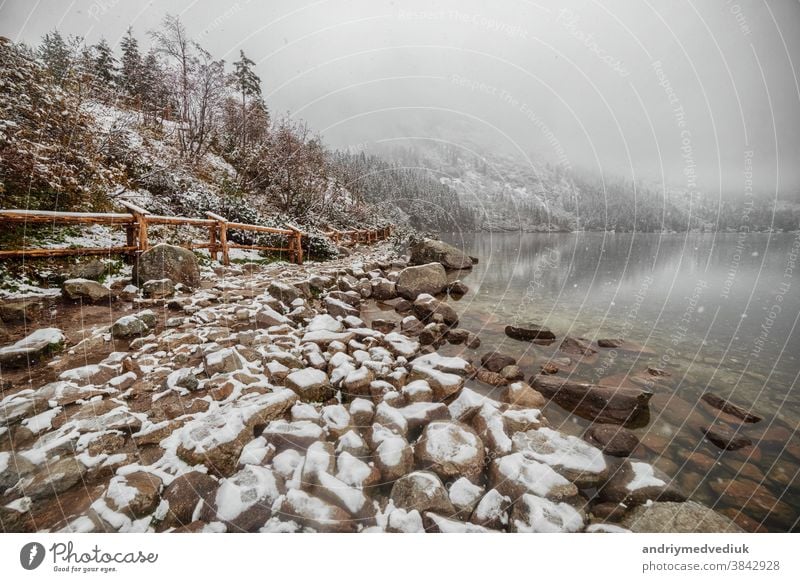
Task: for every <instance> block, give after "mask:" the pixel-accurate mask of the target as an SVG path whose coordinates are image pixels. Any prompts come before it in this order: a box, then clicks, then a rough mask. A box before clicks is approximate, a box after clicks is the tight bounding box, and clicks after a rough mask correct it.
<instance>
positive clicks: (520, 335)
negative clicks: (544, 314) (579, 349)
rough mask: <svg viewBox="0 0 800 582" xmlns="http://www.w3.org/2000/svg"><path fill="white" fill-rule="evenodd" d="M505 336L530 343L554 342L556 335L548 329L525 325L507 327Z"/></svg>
mask: <svg viewBox="0 0 800 582" xmlns="http://www.w3.org/2000/svg"><path fill="white" fill-rule="evenodd" d="M505 331H506V335H507V336H508V337H510V338H511V339H515V340H520V341H526V342H532V341H537V340H539V341H547V342H550V341H554V340H555V339H556V335H555V334H554V333H553V332H552V331H550V328H549V327H543V326H539V325H535V324H527V325H521V326H516V325H507V326H506V330H505Z"/></svg>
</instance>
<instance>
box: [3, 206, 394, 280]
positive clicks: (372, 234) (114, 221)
mask: <svg viewBox="0 0 800 582" xmlns="http://www.w3.org/2000/svg"><path fill="white" fill-rule="evenodd" d="M120 204H122V206H124V207H125V209H126V210H128V212H129V214H124V213H99V212H52V211H43V210H0V224H14V223H17V224H19V223H23V224H25V223H31V224H52V225H75V224H102V225H106V226H120V227H124V228H125V234H126V244H125V246H115V247H84V248H23V249H0V259H15V258H16V259H18V258H24V257H56V256H69V255H126V256H128V257H129V258H130V259H131V260H135V259H136V257H138V256H139V255H140V254H141V253H143V252H144V251H146V250H148V249H149V248H150V246H151V245H150V239H149V233H148V227H149V226H155V225H174V226H194V227H198V228H206V229H207V230H208V239H207V240H208V242H205V241H204V242H193V241H189V242H187V243H186V244H184V245H183V246H185V247H187V248H189V249H208V251H209V253H210V254H211V258H212V259H214V260H215V261H216V260H218V255H220V254H221V258H219V260H220V261H221V262H222V263H223V264H224V265H229V264H230V249H243V250H253V251H277V252H287V254H288V256H289V260H290V261H291V262H293V263H296V264H298V265H301V264H302V263H303V232H302V231H300V230H298V229H296V228H293V227H287V228H272V227H268V226H261V225H257V224H244V223H241V222H229V221H228V220H227V219H226V218H225V217H223V216H220V215H219V214H215V213H213V212H207V213H206V216H208V218H187V217H183V216H161V215H157V214H151V213H150V212H149V211H147V210H145V209H144V208H140V207H139V206H136V205H135V204H132V203H130V202H124V201H121V202H120ZM232 230H234V231H246V232H256V233H265V234H276V235H281V236H283V237H285V239H286V246H265V245H246V244H238V243H235V242H229V240H228V239H229V233H230V231H232ZM325 235H326V236H328V237H330V238H331V239H332V240H333V241H334V242H335V243H337V244H345V245H348V244H357V243H361V242H363V243H372V242H376V241H379V240H384V239H386V238H388V237H389V236H390V235H391V227H384V228H379V229H374V230H348V231H339V230H332V231H330V232H327V233H325Z"/></svg>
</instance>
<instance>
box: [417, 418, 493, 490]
mask: <svg viewBox="0 0 800 582" xmlns="http://www.w3.org/2000/svg"><path fill="white" fill-rule="evenodd" d="M415 453H416V456H417V461H418V462H419V464H420V465H421V466H423V467H426V468H430V469H431V470H432V471H433V472H435V473H436V474H438V475H440V476H441V477H443V478H445V479H450V478H454V477H461V476H464V477H467V478H470V479H476V480H477V478H478V477H479V476H480V474H481V472H482V471H483V459H484V455H485V453H484V449H483V441H481V439H480V437H479V436H478V435H477V434H476V433H475V431H474V430H472V429H471V428H470V427H468V426H467V425H465V424H461V423H459V422H450V421H436V422H432V423H430V424H429V425H428V426H426V427H425V430H424V431H423V432H422V436H421V437H420V439H419V442H418V443H417V445H416V446H415Z"/></svg>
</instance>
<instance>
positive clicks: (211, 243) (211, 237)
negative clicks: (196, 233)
mask: <svg viewBox="0 0 800 582" xmlns="http://www.w3.org/2000/svg"><path fill="white" fill-rule="evenodd" d="M208 253H209V254H210V255H211V260H212V261H216V260H217V225H216V224H215V225H214V226H209V227H208Z"/></svg>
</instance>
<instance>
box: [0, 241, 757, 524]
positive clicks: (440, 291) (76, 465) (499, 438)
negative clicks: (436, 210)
mask: <svg viewBox="0 0 800 582" xmlns="http://www.w3.org/2000/svg"><path fill="white" fill-rule="evenodd" d="M163 247H164V246H160V247H156V248H157V249H158V251H157V253H154V256H156V255H157V257H158V259H157V260H158V265H159V268H158V278H157V279H156V278H153V279H148V280H143V279H144V275H143V273H147V272H148V267H149V265H148V260H149V259H148V257H146V256H143V257H142V262H140V264H139V267H138V270H137V272H138V277H139V281H138V282H139V283H140V284H141V286H140V287H133V286H125V287H124V288H123V289H121V290H119V292H112V291H111V290H110V289H108V288H106V287H104V286H102V285H100V284H99V283H95V282H92V281H89V280H86V279H72V280H68V281H67V282H66V283H65V284H64V289H63V293H62V294H63V301H67V302H73V303H69V305H72V306H73V307H74V305H75V303H74V302H80V305H81V306H87V307H88V306H99V307H100V308H102V310H103V311H104V313H105V316H106V318H108V314H109V313H111V314H112V315H113V317H111V319H110V320H109V321H108V322H107V324H105V325H97V326H95V328H94V329H93V330H88V331H82V336H81V337H82V339H81V340H80V341H79V342H75V341H73V342H72V343H71V342H70V340H68V339H67V338H68V336H72V337H73V338H74V335H75V332H74V330H73V331H72V333H70V332H69V330H66V329H61V328H56V327H49V328H48V327H43V328H40V329H38V330H36V331H34V332H33V333H31V334H30V335H28V336H27V337H25V338H24V339H19V340H18V341H15V342H10V343H9V345H7V346H4V347H2V348H0V370H2V374H3V382H4V383H3V392H2V400H0V529H2V530H4V531H6V532H12V531H17V532H19V531H66V532H104V531H105V532H111V531H123V532H143V531H156V532H222V531H230V532H237V531H251V532H255V531H262V532H294V531H319V532H374V531H386V532H422V531H427V532H625V531H694V532H697V531H725V532H727V531H741V530H740V528H739V527H738V526H737V525H736V524H735V523H734V522H732V521H731V520H730V519H728V518H727V517H725V516H723V515H721V514H719V513H716V512H714V511H713V510H711V509H709V508H707V507H705V506H703V505H700V504H698V503H695V502H688V501H686V498H685V496H684V495H683V493H682V492H681V491H680V490H678V488H677V487H675V486H674V485H673V482H672V479H671V477H670V476H668V475H665V474H664V473H663V472H661V471H660V470H658V469H657V468H655V467H653V466H652V465H650V464H649V463H647V462H644V461H638V460H635V459H629V458H628V455H629V454H630V452H631V451H632V450H633V449H634V448H635V446H636V444H637V442H638V441H637V440H636V437H635V436H633V435H632V434H630V431H627V430H626V429H625V428H624V426H622V425H624V424H625V423H626V422H629V421H630V419H631V418H633V417H634V416H635V415H636V413H637V412H638V411H639V410H640V409H641V408H642V406H643V405H646V402H647V400H648V399H649V396H648V395H647V394H648V392H647V390H646V389H635V388H630V389H629V390H627V391H624V390H620V389H617V390H615V389H611V388H609V387H599V386H598V387H594V388H591V389H589V388H586V386H583V387H582V386H580V385H573V384H575V383H569V382H566V381H563V380H561V379H557V378H556V377H555V376H551V375H549V373H548V371H547V370H543V371H542V373H541V374H538V375H537V376H535V377H534V378H533V380H532V381H531V382H530V383H526V382H525V381H524V374H523V372H522V370H520V368H519V367H518V366H517V365H516V361H514V360H513V358H508V357H507V356H504V355H503V354H499V353H496V352H491V351H487V352H486V353H483V354H480V353H479V352H478V351H477V350H479V348H480V338H478V337H477V336H476V335H475V334H474V333H472V332H471V331H469V330H466V329H463V328H459V327H458V315H457V314H456V312H455V310H453V309H452V307H451V306H450V305H448V303H447V301H446V300H445V299H444V297H445V296H446V295H447V294H463V293H465V292H467V288H466V286H465V285H464V284H463V283H461V282H460V281H458V280H454V279H453V277H452V275H451V274H449V273H448V271H449V270H452V269H465V268H469V267H470V266H471V264H472V261H473V259H470V258H469V257H466V256H464V255H462V254H461V253H459V252H458V251H456V250H455V249H452V248H448V247H446V245H440V244H439V243H429V244H427V245H422V246H419V247H415V248H414V249H412V252H411V254H410V256H396V255H394V254H393V253H392V252H391V251H390V250H389V248H388V246H378V247H372V248H362V249H360V250H357V251H356V252H355V253H354V254H353V255H352V256H350V257H349V258H347V259H343V260H340V261H337V262H333V263H328V264H319V265H308V266H304V267H297V266H286V265H281V266H275V265H271V266H262V265H257V264H244V265H240V266H235V267H230V268H221V267H220V268H217V269H216V270H215V271H213V272H212V271H206V272H205V273H201V271H200V270H199V269H198V267H197V265H196V262H195V261H194V258H193V255H192V254H191V253H190V252H188V251H183V250H182V249H178V248H177V247H169V248H163ZM373 301H380V302H381V303H382V304H384V305H390V306H391V307H392V308H393V310H394V312H395V313H396V314H397V317H393V318H385V317H384V318H379V317H373V316H372V315H373V314H372V312H370V310H369V309H368V307H369V305H370V302H373ZM56 321H58V319H57V320H56ZM534 331H535V330H532V329H531V328H528V330H527V332H526V331H525V330H524V329H522V330H520V329H515V330H511V333H514V334H517V335H523V336H524V335H525V333H527V334H528V336H531V334H534V336H535V337H534V336H531V337H528V338H527V339H531V340H535V339H537V338H542V337H544V335H546V334H543V332H542V331H541V330H538V331H536V332H535V333H534ZM510 335H511V334H510ZM444 343H449V344H451V345H455V346H462V347H463V352H462V353H461V355H460V356H452V355H451V356H445V355H442V354H440V353H439V352H438V351H437V347H439V346H441V345H443V344H444ZM70 344H71V345H70ZM567 348H572V349H575V350H586V349H589V347H588V346H581V345H580V343H578V344H575V345H572V344H570V346H567ZM478 384H483V385H488V386H495V387H499V392H498V391H494V392H493V394H499V398H497V399H495V398H489V397H487V396H485V395H483V394H482V393H481V392H479V391H478V390H476V389H474V388H475V387H476V386H477V385H478ZM470 386H473V387H470ZM637 390H638V391H637ZM587 394H589V397H588V398H587ZM551 398H552V399H554V400H556V401H557V402H559V403H560V404H562V405H564V406H565V407H567V406H574V407H575V408H576V412H578V413H580V412H584V413H586V409H587V407H588V409H589V411H590V412H592V411H594V412H592V413H593V414H595V417H596V418H597V420H598V422H597V424H595V425H593V426H592V429H591V430H590V431H588V432H587V434H586V435H585V436H584V438H578V437H576V436H572V435H568V434H564V433H562V432H560V431H558V430H556V429H554V428H553V427H552V426H551V425H550V423H549V422H548V420H547V419H546V418H545V416H544V415H543V413H542V407H543V406H544V405H545V403H546V402H547V400H548V399H551ZM721 405H722V404H720V406H721ZM578 409H579V410H578ZM734 412H735V411H734ZM709 430H710V431H711V432H712V433H714V429H713V427H711V428H710V429H709ZM714 435H715V436H716V437H717V438H720V439H727V440H725V443H726V444H728V445H730V446H735V445H736V444H737V443H736V440H735V436H736V435H733V436H731V435H727V436H726V435H724V434H723V435H719V434H716V433H714ZM729 437H730V438H729ZM709 438H711V437H709Z"/></svg>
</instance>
